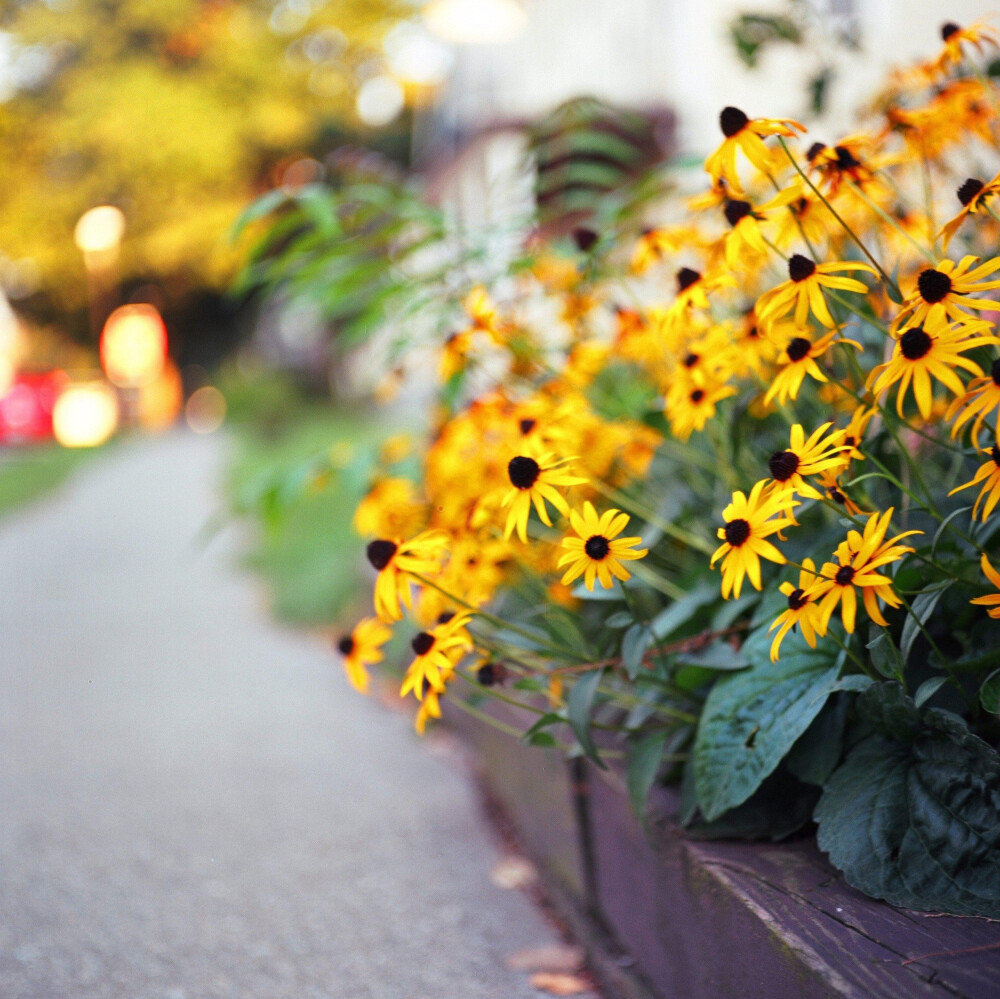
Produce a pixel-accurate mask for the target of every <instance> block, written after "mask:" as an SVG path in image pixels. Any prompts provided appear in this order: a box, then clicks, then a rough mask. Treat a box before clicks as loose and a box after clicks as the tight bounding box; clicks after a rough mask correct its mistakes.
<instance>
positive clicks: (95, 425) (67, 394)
mask: <svg viewBox="0 0 1000 999" xmlns="http://www.w3.org/2000/svg"><path fill="white" fill-rule="evenodd" d="M117 426H118V400H117V398H116V397H115V392H114V389H112V388H111V386H110V385H108V384H107V382H103V381H93V382H82V383H79V384H76V385H70V386H69V387H68V388H66V389H64V390H63V392H62V394H61V395H60V396H59V398H58V399H57V400H56V404H55V406H54V407H53V409H52V433H53V435H54V437H55V439H56V440H57V441H58V442H59V443H60V444H62V446H63V447H98V446H99V445H101V444H103V443H104V442H105V441H106V440H108V438H109V437H111V435H112V434H113V433H114V432H115V428H116V427H117Z"/></svg>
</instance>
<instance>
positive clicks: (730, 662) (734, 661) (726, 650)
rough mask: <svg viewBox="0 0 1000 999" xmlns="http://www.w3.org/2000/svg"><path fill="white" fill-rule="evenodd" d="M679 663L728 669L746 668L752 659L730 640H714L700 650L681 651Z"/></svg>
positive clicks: (706, 667) (678, 656)
mask: <svg viewBox="0 0 1000 999" xmlns="http://www.w3.org/2000/svg"><path fill="white" fill-rule="evenodd" d="M677 664H678V665H683V666H700V667H701V668H702V669H715V670H725V671H728V670H737V669H746V668H747V666H749V665H750V660H749V659H748V658H747V656H746V653H745V652H744V651H743V650H742V649H734V648H733V647H732V646H731V645H730V644H729V643H728V642H713V643H712V644H711V645H709V646H707V647H706V648H704V649H701V650H700V651H698V652H679V653H678V654H677Z"/></svg>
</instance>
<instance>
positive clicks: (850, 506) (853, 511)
mask: <svg viewBox="0 0 1000 999" xmlns="http://www.w3.org/2000/svg"><path fill="white" fill-rule="evenodd" d="M816 484H817V485H818V486H819V488H820V490H821V491H822V493H823V495H824V496H826V498H827V499H828V500H830V502H831V503H836V504H837V506H839V507H840V508H841V509H842V510H843V511H844V513H846V514H848V515H849V516H851V517H856V516H858V515H859V514H860V513H861V512H862V510H861V507H860V506H858V504H857V503H856V502H855V501H854V500H853V499H852V498H851V496H850V494H849V493H848V492H847V490H846V489H844V487H843V486H842V485H841V484H840V479H839V477H838V476H837V473H836V472H834V471H832V470H830V471H826V472H822V473H821V474H820V475H819V477H818V478H817V480H816Z"/></svg>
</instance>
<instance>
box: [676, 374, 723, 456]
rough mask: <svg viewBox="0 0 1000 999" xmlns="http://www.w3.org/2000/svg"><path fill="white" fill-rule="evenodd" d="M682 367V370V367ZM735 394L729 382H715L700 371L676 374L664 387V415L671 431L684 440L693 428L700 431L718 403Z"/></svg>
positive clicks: (712, 414)
mask: <svg viewBox="0 0 1000 999" xmlns="http://www.w3.org/2000/svg"><path fill="white" fill-rule="evenodd" d="M682 370H683V369H682ZM731 395H736V389H735V388H734V387H733V386H732V385H727V384H726V383H725V382H721V381H718V380H717V379H714V378H712V377H711V376H706V375H705V374H703V373H701V372H696V373H694V374H691V373H689V372H687V371H684V373H683V374H681V373H678V374H677V376H676V377H675V378H674V380H673V381H672V382H671V384H670V388H669V389H668V390H667V398H666V409H665V412H666V416H667V419H668V420H669V421H670V431H671V433H672V434H673V435H674V436H675V437H676V438H677V439H678V440H681V441H686V440H687V439H688V438H689V437H690V436H691V434H692V433H693V432H694V431H695V430H703V429H704V427H705V424H706V423H707V422H708V421H709V420H710V419H711V418H712V417H713V416H715V407H716V404H717V403H718V402H721V401H722V400H723V399H728V398H729V396H731Z"/></svg>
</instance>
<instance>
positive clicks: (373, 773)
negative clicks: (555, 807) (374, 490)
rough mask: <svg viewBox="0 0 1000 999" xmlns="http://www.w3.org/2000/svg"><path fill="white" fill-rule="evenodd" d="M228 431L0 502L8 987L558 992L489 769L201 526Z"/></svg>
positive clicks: (178, 992) (331, 995) (161, 991)
mask: <svg viewBox="0 0 1000 999" xmlns="http://www.w3.org/2000/svg"><path fill="white" fill-rule="evenodd" d="M222 447H223V442H222V441H220V440H219V439H218V438H215V439H205V438H195V437H192V436H187V435H184V434H181V433H178V434H176V435H173V436H169V437H166V438H161V439H159V440H155V441H151V442H149V443H145V444H141V445H139V444H136V445H131V446H124V445H123V446H121V447H120V448H118V449H117V450H115V451H114V452H112V453H111V454H109V455H105V456H103V457H99V458H97V459H95V461H94V462H93V464H91V465H88V466H86V467H85V468H84V469H83V470H81V471H80V472H78V473H77V475H76V477H75V478H74V479H73V480H72V481H71V483H70V484H69V486H68V487H66V488H65V489H64V490H63V491H62V492H61V493H59V494H58V495H56V496H54V497H51V498H48V499H46V500H44V501H43V502H41V503H39V504H38V505H37V506H36V507H34V508H33V509H30V510H27V511H25V512H23V513H20V514H18V515H16V516H15V517H14V518H13V519H10V520H7V521H5V522H4V524H3V525H0V574H2V575H0V636H2V651H0V996H2V997H3V999H29V997H30V999H215V997H233V999H286V997H287V999H368V997H371V999H522V997H523V999H528V997H535V999H537V996H538V993H536V992H535V991H534V990H533V989H532V988H531V987H530V986H529V984H528V983H527V981H526V977H525V976H524V975H523V974H521V973H515V972H511V971H507V970H505V968H504V966H503V958H504V956H505V955H506V954H508V953H510V952H511V951H514V950H517V949H519V948H523V947H527V946H537V945H541V944H545V943H550V942H553V938H552V933H551V931H550V929H549V928H548V927H547V925H546V924H545V923H544V922H543V921H542V919H541V918H540V917H539V915H538V914H537V913H536V912H535V910H534V909H533V908H532V907H531V905H530V904H529V902H528V901H527V899H526V898H525V896H523V895H522V894H520V893H518V892H510V891H502V890H501V889H499V888H496V887H494V886H493V885H492V883H491V882H490V880H489V871H490V868H491V866H492V865H493V864H494V863H495V861H496V859H497V854H496V853H495V848H494V846H493V845H492V843H491V840H490V837H489V833H488V831H487V830H486V829H485V828H484V824H483V822H482V820H481V818H480V815H479V811H478V807H477V803H476V796H475V791H474V789H473V788H472V787H471V785H470V783H469V781H468V779H467V777H466V776H465V775H464V774H462V773H461V771H460V770H459V769H457V768H456V767H455V766H454V765H453V764H450V763H448V762H446V761H444V760H442V759H439V758H437V757H435V756H434V755H432V754H431V753H429V752H428V751H427V748H426V747H425V746H423V745H421V744H420V743H419V742H418V740H417V739H416V738H415V737H414V736H413V735H412V734H411V731H410V725H409V721H408V719H407V718H405V717H403V716H397V715H394V714H391V713H389V712H387V711H385V710H384V709H382V708H380V707H379V706H378V705H376V704H373V703H372V702H370V701H369V700H367V699H364V698H361V697H359V696H357V695H355V694H354V693H353V691H351V690H350V688H349V687H348V686H347V683H346V681H345V680H344V678H343V676H342V675H341V673H340V671H339V667H338V666H337V664H336V663H335V662H334V660H333V658H332V657H331V656H330V654H329V653H328V652H327V651H326V650H325V649H324V648H323V647H322V646H321V645H320V644H319V643H317V642H316V641H315V640H313V639H311V638H309V637H306V636H302V635H299V634H295V633H292V632H289V631H285V630H282V629H281V628H279V627H278V626H276V625H274V624H272V623H270V622H268V620H267V618H266V615H265V614H264V613H262V611H261V604H262V601H261V599H260V595H259V593H257V592H256V591H255V589H254V584H253V582H252V581H251V580H248V579H247V578H246V577H244V576H242V575H241V574H239V573H238V572H237V571H236V569H235V568H234V566H235V564H236V558H237V556H236V545H235V543H234V540H233V532H227V534H225V535H223V536H222V537H221V538H219V539H217V540H216V541H214V542H213V543H212V544H211V545H209V547H208V548H207V550H198V549H197V547H196V546H195V545H194V538H195V536H196V534H197V533H198V531H199V529H200V528H201V527H202V525H203V524H204V522H205V521H206V520H207V518H208V517H209V516H210V515H211V513H212V512H213V511H214V510H215V508H216V502H217V498H216V495H215V493H214V490H213V485H214V483H215V480H216V478H217V476H218V474H219V471H220V468H221V465H222ZM330 571H331V572H335V571H337V569H336V567H335V566H331V570H330Z"/></svg>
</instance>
